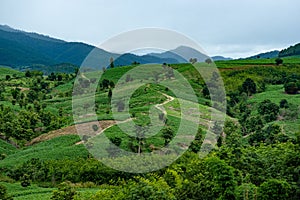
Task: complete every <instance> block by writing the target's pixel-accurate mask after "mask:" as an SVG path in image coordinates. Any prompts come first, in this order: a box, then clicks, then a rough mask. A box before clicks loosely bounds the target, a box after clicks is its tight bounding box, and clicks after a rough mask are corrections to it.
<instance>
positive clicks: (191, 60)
mask: <svg viewBox="0 0 300 200" xmlns="http://www.w3.org/2000/svg"><path fill="white" fill-rule="evenodd" d="M189 61H190V63H192V64H195V63H196V62H197V58H190V60H189Z"/></svg>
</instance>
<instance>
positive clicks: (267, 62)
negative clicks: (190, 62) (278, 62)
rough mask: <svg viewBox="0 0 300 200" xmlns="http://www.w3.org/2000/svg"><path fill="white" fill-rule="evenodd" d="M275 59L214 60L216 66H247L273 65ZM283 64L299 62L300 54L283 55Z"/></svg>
mask: <svg viewBox="0 0 300 200" xmlns="http://www.w3.org/2000/svg"><path fill="white" fill-rule="evenodd" d="M275 59H276V58H271V59H265V58H261V59H238V60H226V61H215V64H216V66H217V67H218V68H234V67H239V66H240V67H247V66H251V65H275ZM281 59H282V60H283V64H299V63H300V56H290V57H283V58H281Z"/></svg>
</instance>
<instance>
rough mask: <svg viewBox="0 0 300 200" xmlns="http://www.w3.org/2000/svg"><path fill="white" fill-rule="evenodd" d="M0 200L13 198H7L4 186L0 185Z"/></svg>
mask: <svg viewBox="0 0 300 200" xmlns="http://www.w3.org/2000/svg"><path fill="white" fill-rule="evenodd" d="M0 199H1V200H12V199H13V198H12V197H10V196H8V194H7V191H6V187H5V186H4V185H0Z"/></svg>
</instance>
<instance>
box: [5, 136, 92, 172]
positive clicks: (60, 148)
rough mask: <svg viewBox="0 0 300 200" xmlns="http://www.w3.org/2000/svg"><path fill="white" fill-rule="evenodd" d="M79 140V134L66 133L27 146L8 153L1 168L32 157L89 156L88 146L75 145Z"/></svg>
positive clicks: (52, 158)
mask: <svg viewBox="0 0 300 200" xmlns="http://www.w3.org/2000/svg"><path fill="white" fill-rule="evenodd" d="M78 141H80V138H79V136H78V135H65V136H60V137H56V138H53V139H51V140H48V141H45V142H41V143H38V144H35V145H33V146H29V147H26V148H24V149H22V150H20V151H17V152H16V153H14V154H10V155H8V156H7V157H6V158H5V159H4V160H2V161H1V163H0V168H1V167H13V166H16V165H20V164H22V163H23V162H26V161H27V160H30V159H31V158H39V159H41V160H56V159H67V158H68V159H76V158H78V157H84V158H86V157H87V156H88V152H87V150H86V148H85V147H84V146H83V145H75V143H76V142H78Z"/></svg>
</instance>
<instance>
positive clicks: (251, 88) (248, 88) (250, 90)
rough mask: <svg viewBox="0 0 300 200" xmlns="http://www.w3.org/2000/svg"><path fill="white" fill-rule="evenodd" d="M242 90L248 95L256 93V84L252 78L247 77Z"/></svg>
mask: <svg viewBox="0 0 300 200" xmlns="http://www.w3.org/2000/svg"><path fill="white" fill-rule="evenodd" d="M242 92H245V93H246V94H247V95H248V96H251V95H252V94H255V93H256V84H255V82H254V81H253V80H252V79H251V78H247V79H246V80H245V81H244V82H243V84H242Z"/></svg>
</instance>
